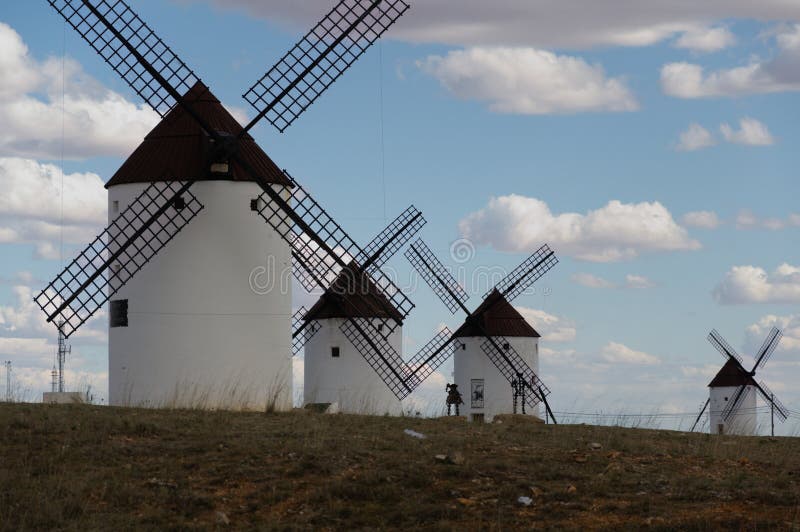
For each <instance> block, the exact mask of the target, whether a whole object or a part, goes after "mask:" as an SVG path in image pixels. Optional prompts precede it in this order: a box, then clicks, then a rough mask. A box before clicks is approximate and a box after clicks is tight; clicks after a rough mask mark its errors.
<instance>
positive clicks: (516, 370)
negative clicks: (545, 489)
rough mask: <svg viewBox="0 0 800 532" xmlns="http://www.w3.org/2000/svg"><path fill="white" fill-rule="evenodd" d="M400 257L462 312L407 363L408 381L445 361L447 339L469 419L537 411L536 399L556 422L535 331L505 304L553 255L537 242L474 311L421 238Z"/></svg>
mask: <svg viewBox="0 0 800 532" xmlns="http://www.w3.org/2000/svg"><path fill="white" fill-rule="evenodd" d="M405 256H406V258H408V260H409V261H410V262H411V263H412V265H413V266H414V268H415V269H416V270H417V271H418V272H419V274H420V275H421V276H422V278H423V279H425V281H426V282H427V283H428V285H429V286H430V287H431V288H432V289H433V291H434V293H436V295H437V296H439V298H440V299H441V300H442V302H443V303H444V304H445V306H447V308H448V309H449V310H450V312H452V313H455V312H457V311H458V310H459V309H460V310H462V311H463V312H464V313H465V314H466V315H467V317H466V320H465V322H464V324H463V325H462V326H461V327H460V328H459V329H458V330H457V331H456V332H455V333H454V334H452V335H451V336H450V338H449V339H448V340H447V341H445V342H444V343H440V344H439V346H438V347H437V348H436V349H435V350H428V351H429V352H428V353H427V356H424V357H420V356H419V355H418V356H417V357H415V358H414V359H413V360H412V361H411V362H410V363H409V380H410V381H413V380H414V379H415V378H419V377H421V378H424V377H426V376H427V375H429V374H430V373H431V372H432V369H431V368H432V367H433V368H434V369H435V368H436V367H438V366H439V365H440V364H441V363H442V362H444V360H445V359H446V358H447V357H448V356H449V354H450V353H449V352H446V351H445V350H444V347H445V346H446V345H447V344H448V343H450V342H452V344H453V346H454V350H453V354H454V361H453V363H454V369H455V371H454V377H455V383H456V384H457V385H458V388H459V390H460V392H461V394H462V395H463V397H464V402H465V408H464V411H465V413H466V414H467V417H468V419H469V420H471V421H487V422H488V421H491V420H492V419H493V418H494V416H496V415H497V414H511V413H517V412H518V407H519V410H520V411H521V413H528V414H537V413H538V405H539V402H540V401H541V402H544V405H545V408H546V410H547V415H548V416H549V417H550V419H552V421H553V422H554V423H555V422H556V420H555V417H554V416H553V413H552V412H551V411H550V407H549V405H548V404H547V394H549V393H550V391H549V390H548V389H547V387H546V386H545V385H544V383H542V382H541V380H540V379H539V377H538V376H537V375H538V371H539V347H538V339H539V333H537V332H536V330H535V329H534V328H533V327H531V326H530V325H529V324H528V323H527V322H526V321H525V319H524V318H523V317H522V316H521V315H520V314H519V312H517V311H516V310H515V309H514V307H512V306H511V303H510V301H513V299H514V298H516V297H517V296H518V295H520V294H521V293H522V292H524V291H525V290H526V289H527V288H528V287H530V286H531V285H532V284H533V283H534V282H536V281H537V280H538V279H539V278H541V277H542V276H543V275H544V274H545V273H547V271H549V270H550V269H551V268H552V267H553V266H555V265H556V264H557V263H558V259H556V256H555V253H554V252H553V251H552V250H550V248H549V247H548V246H542V247H541V248H540V249H539V250H538V251H536V252H535V253H534V254H533V255H531V256H530V257H528V259H526V260H525V261H524V262H523V263H522V264H520V265H519V266H518V267H517V268H516V269H514V270H513V271H512V272H511V273H510V274H508V276H506V278H505V279H503V280H502V281H500V282H499V283H498V284H497V285H496V286H495V287H494V288H493V289H492V290H490V291H489V292H488V293H487V294H486V296H485V297H484V301H483V302H482V303H481V305H480V306H479V307H478V308H477V309H476V310H475V311H474V312H470V311H469V310H468V309H467V307H466V305H465V303H466V301H467V299H468V298H469V296H468V295H467V293H466V292H465V291H464V289H463V288H462V287H461V285H459V284H458V282H457V281H456V280H455V279H454V278H453V276H452V275H451V274H450V273H449V271H448V270H447V268H446V267H445V266H444V265H443V264H442V263H441V261H439V259H438V258H436V256H435V255H434V254H433V252H432V251H431V250H430V248H429V247H428V246H427V245H426V244H425V243H424V242H423V241H422V240H417V241H416V242H414V244H412V245H411V246H410V247H409V248H408V250H406V253H405ZM423 351H424V350H423ZM526 408H527V411H526Z"/></svg>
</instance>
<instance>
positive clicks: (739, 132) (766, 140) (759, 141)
mask: <svg viewBox="0 0 800 532" xmlns="http://www.w3.org/2000/svg"><path fill="white" fill-rule="evenodd" d="M719 131H720V133H721V134H722V138H723V139H724V140H725V142H729V143H732V144H741V145H743V146H771V145H773V144H775V137H773V136H772V133H770V131H769V128H768V127H767V126H766V124H764V123H763V122H760V121H758V120H756V119H755V118H749V117H744V118H742V119H740V120H739V129H735V128H734V127H732V126H731V125H730V124H728V123H727V122H726V123H723V124H720V126H719ZM716 144H717V139H716V138H715V136H714V134H713V133H711V132H710V131H709V130H708V129H706V128H705V127H703V126H701V125H700V124H698V123H696V122H693V123H691V124H689V127H688V129H686V131H683V132H682V133H681V134H680V136H679V138H678V143H677V144H676V145H675V149H676V150H677V151H697V150H702V149H704V148H709V147H711V146H715V145H716Z"/></svg>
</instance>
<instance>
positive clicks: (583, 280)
mask: <svg viewBox="0 0 800 532" xmlns="http://www.w3.org/2000/svg"><path fill="white" fill-rule="evenodd" d="M570 279H571V280H572V282H573V283H575V284H579V285H581V286H585V287H586V288H614V286H615V285H614V283H612V282H611V281H609V280H607V279H603V278H602V277H598V276H597V275H593V274H591V273H576V274H573V275H572V277H570Z"/></svg>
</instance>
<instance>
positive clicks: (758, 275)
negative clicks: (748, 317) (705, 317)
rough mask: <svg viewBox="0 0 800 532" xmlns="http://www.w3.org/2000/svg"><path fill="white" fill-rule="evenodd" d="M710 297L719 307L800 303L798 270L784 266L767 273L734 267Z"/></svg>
mask: <svg viewBox="0 0 800 532" xmlns="http://www.w3.org/2000/svg"><path fill="white" fill-rule="evenodd" d="M712 295H713V296H714V299H715V300H716V301H717V302H718V303H720V304H722V305H736V304H746V303H800V268H798V267H797V266H792V265H790V264H786V263H784V264H781V265H780V266H778V267H777V268H776V269H775V271H774V272H772V273H767V271H766V270H764V269H763V268H759V267H757V266H734V267H733V268H731V270H730V271H729V272H728V273H727V274H726V275H725V279H723V280H722V282H720V283H719V284H718V285H717V286H716V287H715V288H714V290H713V292H712Z"/></svg>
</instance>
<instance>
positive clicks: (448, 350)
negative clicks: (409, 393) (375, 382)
mask: <svg viewBox="0 0 800 532" xmlns="http://www.w3.org/2000/svg"><path fill="white" fill-rule="evenodd" d="M463 345H464V344H462V343H461V341H460V340H459V339H458V338H455V337H453V333H452V332H451V331H450V329H448V328H447V327H443V328H442V330H440V331H439V332H438V333H436V336H434V337H433V338H432V339H431V340H430V341H429V342H428V343H427V344H425V345H424V346H423V347H422V349H420V350H419V351H418V352H417V354H415V355H414V356H413V357H412V358H411V360H409V361H408V362H406V366H407V368H408V373H407V376H406V383H408V385H409V386H410V387H411V388H412V389H413V388H417V387H418V386H419V385H420V384H422V383H423V382H424V381H425V380H426V379H427V378H428V377H430V376H431V375H432V374H433V372H434V371H436V370H437V369H439V366H441V365H442V364H444V361H445V360H447V359H448V358H450V355H452V354H453V351H455V350H456V349H461V347H462V346H463Z"/></svg>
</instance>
